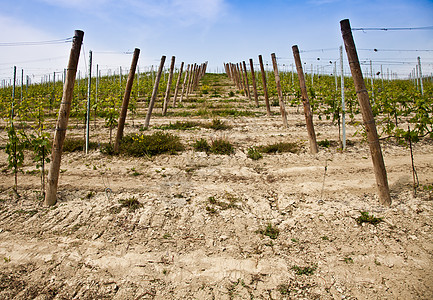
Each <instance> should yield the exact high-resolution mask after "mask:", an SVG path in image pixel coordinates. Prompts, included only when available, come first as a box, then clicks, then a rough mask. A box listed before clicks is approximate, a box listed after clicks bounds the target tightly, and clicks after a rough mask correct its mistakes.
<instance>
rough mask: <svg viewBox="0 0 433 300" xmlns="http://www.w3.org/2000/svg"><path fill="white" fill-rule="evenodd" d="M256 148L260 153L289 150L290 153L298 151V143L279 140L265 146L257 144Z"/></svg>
mask: <svg viewBox="0 0 433 300" xmlns="http://www.w3.org/2000/svg"><path fill="white" fill-rule="evenodd" d="M257 150H259V151H260V152H262V153H273V154H275V153H283V152H290V153H298V152H299V145H298V144H297V143H288V142H280V143H275V144H270V145H265V146H258V147H257Z"/></svg>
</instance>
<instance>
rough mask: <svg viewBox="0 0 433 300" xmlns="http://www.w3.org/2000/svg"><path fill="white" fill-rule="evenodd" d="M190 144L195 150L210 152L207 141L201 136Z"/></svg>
mask: <svg viewBox="0 0 433 300" xmlns="http://www.w3.org/2000/svg"><path fill="white" fill-rule="evenodd" d="M192 146H193V148H194V150H195V151H197V152H206V153H208V152H210V145H209V143H208V142H207V140H205V139H203V138H201V139H199V140H196V141H195V143H194V144H193V145H192Z"/></svg>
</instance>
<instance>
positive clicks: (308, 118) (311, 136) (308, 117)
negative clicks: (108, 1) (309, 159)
mask: <svg viewBox="0 0 433 300" xmlns="http://www.w3.org/2000/svg"><path fill="white" fill-rule="evenodd" d="M292 51H293V57H294V58H295V64H296V71H298V79H299V85H300V87H301V95H302V104H303V105H304V115H305V122H306V123H307V132H308V141H309V142H310V151H311V153H313V154H316V153H317V152H318V149H317V142H316V133H315V132H314V124H313V114H312V113H311V107H310V101H309V100H308V93H307V86H306V84H305V77H304V71H303V69H302V62H301V57H300V56H299V49H298V46H297V45H294V46H292Z"/></svg>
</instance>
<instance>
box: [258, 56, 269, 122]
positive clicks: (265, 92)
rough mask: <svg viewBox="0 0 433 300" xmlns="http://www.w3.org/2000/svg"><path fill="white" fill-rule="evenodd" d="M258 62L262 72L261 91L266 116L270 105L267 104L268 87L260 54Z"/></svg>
mask: <svg viewBox="0 0 433 300" xmlns="http://www.w3.org/2000/svg"><path fill="white" fill-rule="evenodd" d="M259 63H260V73H262V82H263V93H264V94H265V104H266V112H267V114H268V116H270V115H271V106H270V105H269V96H268V87H267V85H266V72H265V67H264V65H263V58H262V56H261V55H259Z"/></svg>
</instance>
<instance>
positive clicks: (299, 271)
mask: <svg viewBox="0 0 433 300" xmlns="http://www.w3.org/2000/svg"><path fill="white" fill-rule="evenodd" d="M316 269H317V266H316V265H313V266H311V267H310V266H306V267H299V266H293V267H292V270H294V271H295V273H296V275H313V274H314V271H316Z"/></svg>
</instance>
